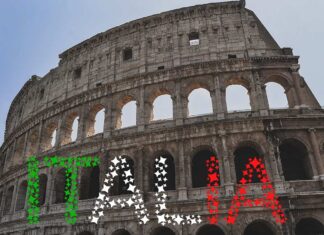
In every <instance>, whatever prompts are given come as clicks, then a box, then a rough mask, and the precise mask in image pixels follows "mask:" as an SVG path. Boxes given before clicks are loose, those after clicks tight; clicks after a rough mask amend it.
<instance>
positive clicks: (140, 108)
mask: <svg viewBox="0 0 324 235" xmlns="http://www.w3.org/2000/svg"><path fill="white" fill-rule="evenodd" d="M138 99H139V100H137V102H136V105H137V108H136V125H137V127H138V131H144V128H145V120H144V119H145V91H144V86H141V87H140V91H139V98H138Z"/></svg>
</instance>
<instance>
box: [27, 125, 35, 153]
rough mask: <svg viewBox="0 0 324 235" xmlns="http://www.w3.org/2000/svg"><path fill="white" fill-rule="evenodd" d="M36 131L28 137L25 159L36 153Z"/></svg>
mask: <svg viewBox="0 0 324 235" xmlns="http://www.w3.org/2000/svg"><path fill="white" fill-rule="evenodd" d="M37 142H38V130H36V129H34V130H32V131H31V132H30V134H29V136H28V143H27V147H26V157H29V156H31V155H35V154H36V152H37Z"/></svg>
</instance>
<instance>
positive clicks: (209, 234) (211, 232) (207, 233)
mask: <svg viewBox="0 0 324 235" xmlns="http://www.w3.org/2000/svg"><path fill="white" fill-rule="evenodd" d="M196 235H225V232H224V230H223V229H222V228H220V227H219V226H216V225H212V224H205V225H203V226H201V227H199V228H198V231H197V232H196Z"/></svg>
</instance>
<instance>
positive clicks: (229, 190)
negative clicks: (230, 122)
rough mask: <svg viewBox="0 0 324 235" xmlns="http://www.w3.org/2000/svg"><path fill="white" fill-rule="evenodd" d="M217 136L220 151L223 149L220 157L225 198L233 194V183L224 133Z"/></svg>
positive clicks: (221, 132) (220, 132)
mask: <svg viewBox="0 0 324 235" xmlns="http://www.w3.org/2000/svg"><path fill="white" fill-rule="evenodd" d="M218 135H219V137H220V139H221V142H222V149H223V151H222V152H223V156H222V159H223V161H222V163H223V169H224V170H223V172H224V186H225V191H226V196H231V195H233V193H234V183H233V179H232V176H231V164H230V160H229V154H228V150H227V143H226V132H225V131H219V132H218Z"/></svg>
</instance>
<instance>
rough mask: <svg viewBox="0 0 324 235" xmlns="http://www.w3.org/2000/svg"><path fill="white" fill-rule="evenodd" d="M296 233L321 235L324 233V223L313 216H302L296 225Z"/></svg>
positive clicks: (298, 234)
mask: <svg viewBox="0 0 324 235" xmlns="http://www.w3.org/2000/svg"><path fill="white" fill-rule="evenodd" d="M295 234H296V235H319V234H324V225H323V223H322V222H321V221H319V220H318V219H315V218H313V217H305V218H301V219H300V220H299V221H298V222H297V223H296V226H295Z"/></svg>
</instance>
